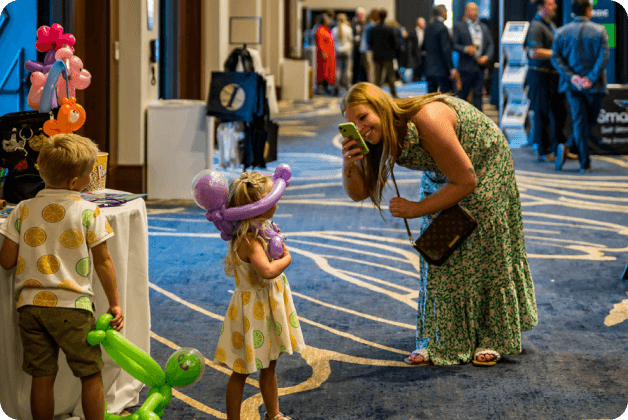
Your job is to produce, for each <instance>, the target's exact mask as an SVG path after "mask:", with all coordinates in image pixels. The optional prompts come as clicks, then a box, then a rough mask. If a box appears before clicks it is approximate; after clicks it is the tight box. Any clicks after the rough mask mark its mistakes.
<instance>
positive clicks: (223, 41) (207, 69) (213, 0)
mask: <svg viewBox="0 0 628 420" xmlns="http://www.w3.org/2000/svg"><path fill="white" fill-rule="evenodd" d="M202 5H203V9H202V11H201V12H202V14H203V16H202V20H203V40H202V47H201V48H202V54H203V61H202V62H201V77H202V78H203V79H202V81H201V86H202V91H203V92H202V95H201V98H207V97H208V96H209V82H210V79H211V72H212V71H222V70H223V64H224V62H225V61H226V60H227V57H228V55H229V53H230V52H231V49H229V0H203V3H202Z"/></svg>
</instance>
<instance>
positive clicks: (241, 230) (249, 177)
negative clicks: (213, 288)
mask: <svg viewBox="0 0 628 420" xmlns="http://www.w3.org/2000/svg"><path fill="white" fill-rule="evenodd" d="M272 186H273V184H272V182H271V180H270V178H268V177H267V176H264V175H262V174H261V173H259V172H257V171H251V172H244V173H242V175H240V178H238V179H236V180H234V181H233V182H232V183H231V185H230V186H229V199H228V207H227V208H231V207H240V206H245V205H247V204H251V203H255V202H256V201H259V200H261V199H262V198H264V197H265V196H266V194H268V192H269V191H270V190H271V189H272ZM259 221H262V219H261V218H260V217H259V216H255V217H252V218H250V219H244V220H240V226H239V227H238V230H237V232H236V233H235V235H234V236H233V238H232V239H231V241H230V242H229V251H228V252H227V255H226V256H225V259H224V260H223V264H225V274H227V275H228V276H230V277H234V276H235V273H234V272H235V268H236V265H237V264H236V261H237V258H238V257H237V256H236V252H237V251H238V247H239V246H240V244H241V243H242V241H243V240H246V241H247V242H248V241H249V240H248V238H247V234H248V233H249V231H250V230H253V240H256V239H257V238H258V232H257V230H256V229H251V225H252V224H253V223H255V222H259ZM260 238H261V236H260ZM262 245H263V246H264V250H266V247H267V244H266V241H264V240H263V239H262Z"/></svg>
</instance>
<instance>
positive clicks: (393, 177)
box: [390, 169, 415, 246]
mask: <svg viewBox="0 0 628 420" xmlns="http://www.w3.org/2000/svg"><path fill="white" fill-rule="evenodd" d="M390 176H391V177H392V180H393V184H395V190H396V191H397V197H399V198H401V195H399V188H397V181H395V174H394V173H393V170H392V169H391V170H390ZM403 223H405V224H406V230H407V231H408V238H409V239H410V246H414V245H415V243H414V241H413V240H412V233H411V232H410V226H408V221H407V220H406V218H405V217H404V218H403Z"/></svg>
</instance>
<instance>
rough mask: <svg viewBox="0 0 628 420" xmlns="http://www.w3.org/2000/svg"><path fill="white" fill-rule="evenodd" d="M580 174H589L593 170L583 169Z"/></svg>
mask: <svg viewBox="0 0 628 420" xmlns="http://www.w3.org/2000/svg"><path fill="white" fill-rule="evenodd" d="M578 172H580V173H581V174H588V173H589V172H591V168H582V169H580V170H579V171H578Z"/></svg>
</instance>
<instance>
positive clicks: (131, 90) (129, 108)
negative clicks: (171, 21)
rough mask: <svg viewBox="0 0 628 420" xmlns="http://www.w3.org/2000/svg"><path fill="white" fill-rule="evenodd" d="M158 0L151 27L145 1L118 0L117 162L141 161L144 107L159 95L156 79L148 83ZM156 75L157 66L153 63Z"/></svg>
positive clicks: (143, 142) (144, 124)
mask: <svg viewBox="0 0 628 420" xmlns="http://www.w3.org/2000/svg"><path fill="white" fill-rule="evenodd" d="M158 2H159V0H155V19H154V24H153V30H152V31H149V30H148V28H147V19H146V2H145V1H124V0H123V1H120V13H119V18H120V34H119V40H120V61H119V74H120V80H119V81H118V83H119V88H118V98H119V99H118V164H119V165H122V166H124V165H143V164H144V163H145V153H146V110H147V106H148V103H149V102H151V101H154V100H156V99H158V97H159V96H158V95H159V82H158V80H157V83H155V85H151V79H152V73H151V66H150V62H149V60H150V40H151V39H156V38H159V16H158V14H159V3H158ZM155 67H156V68H155V70H156V72H155V77H156V78H158V77H159V69H158V68H157V66H155Z"/></svg>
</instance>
